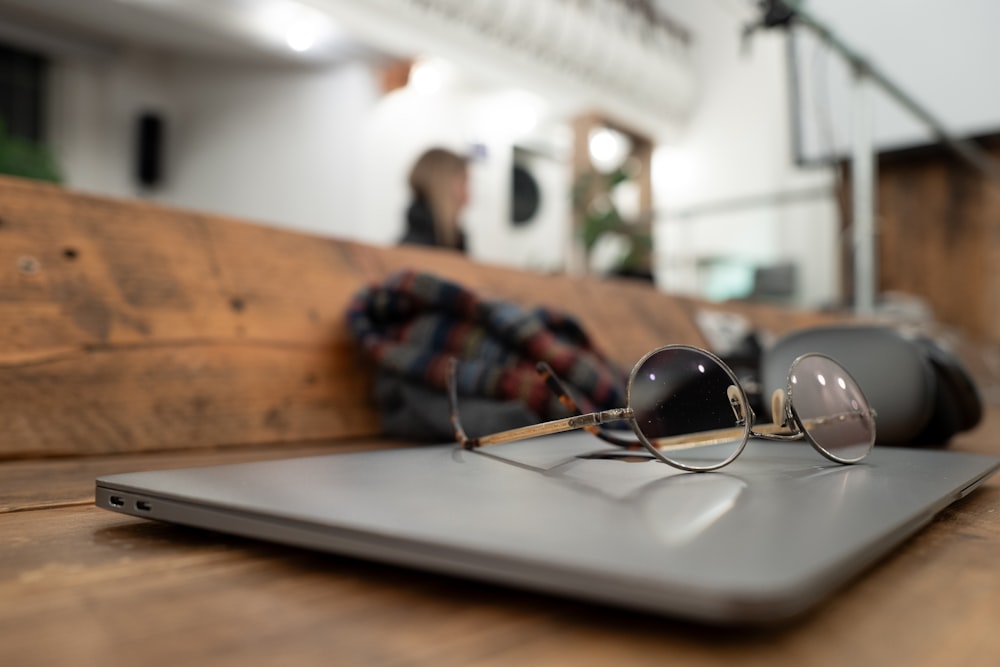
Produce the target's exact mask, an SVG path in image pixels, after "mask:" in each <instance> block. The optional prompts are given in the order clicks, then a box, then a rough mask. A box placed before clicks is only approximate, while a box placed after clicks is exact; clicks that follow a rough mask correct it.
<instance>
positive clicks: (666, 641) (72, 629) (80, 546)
mask: <svg viewBox="0 0 1000 667" xmlns="http://www.w3.org/2000/svg"><path fill="white" fill-rule="evenodd" d="M998 433H1000V410H997V409H993V410H991V411H990V413H989V414H988V416H987V419H986V420H985V423H984V424H983V425H982V426H980V427H979V428H978V429H977V430H976V431H974V432H972V433H969V434H965V435H963V436H961V437H959V438H957V439H956V440H955V441H954V443H953V445H952V447H953V448H954V449H958V450H964V451H973V452H979V453H988V454H1000V443H998V440H997V437H996V434H998ZM389 444H391V443H387V442H384V441H376V440H373V441H370V442H366V443H364V444H363V445H359V446H363V447H379V446H387V445H389ZM327 451H345V446H344V444H343V443H329V444H325V445H324V444H312V445H308V446H289V447H285V448H283V449H275V448H270V449H260V448H244V449H239V450H234V451H209V452H205V451H201V452H193V453H184V452H180V453H177V452H174V453H169V454H130V455H116V456H97V457H82V458H67V459H53V460H33V461H8V462H4V463H0V545H2V549H0V665H4V666H5V667H6V666H10V667H14V666H18V667H20V666H26V665H145V666H153V665H170V666H171V667H173V666H175V665H190V664H221V665H263V664H282V665H290V664H317V665H406V664H433V665H436V666H441V665H469V664H476V665H514V664H516V665H533V664H556V665H563V664H565V665H574V666H575V667H580V666H581V665H645V664H649V665H666V664H686V665H716V664H720V665H721V664H725V665H730V664H734V663H739V664H750V665H757V664H759V665H775V664H778V665H785V664H787V665H854V666H860V665H886V664H894V665H895V664H898V665H997V664H1000V478H995V479H993V480H991V481H989V482H988V483H987V484H986V485H985V486H984V487H983V488H981V489H980V490H979V491H977V492H976V493H974V494H972V495H971V496H969V497H968V498H966V499H963V500H962V501H960V502H958V503H956V504H955V505H953V506H952V507H951V508H949V509H948V510H946V511H945V512H943V513H942V514H941V515H940V516H939V517H938V519H937V520H935V521H934V522H933V523H932V524H931V525H930V526H928V527H927V528H926V529H924V530H923V531H921V532H920V533H919V534H918V535H917V536H916V537H914V538H913V539H911V540H909V541H908V542H907V543H906V544H904V545H903V546H902V547H901V548H899V549H898V550H897V551H896V552H895V553H894V554H893V555H891V556H890V557H889V558H887V559H886V560H884V561H883V562H882V563H881V564H879V565H878V566H876V567H875V568H874V569H873V570H872V571H871V572H869V573H868V574H867V575H865V576H863V577H861V578H860V579H859V580H857V581H855V582H854V583H853V584H851V585H850V586H848V587H847V588H846V589H845V590H843V591H842V592H840V593H839V594H837V595H836V596H834V597H833V598H832V599H831V600H829V601H828V602H827V603H825V604H823V605H822V606H821V607H820V608H819V609H817V610H816V611H815V612H813V613H811V614H810V615H808V616H807V617H805V618H803V619H801V620H799V621H796V622H794V623H793V624H791V625H788V626H783V627H780V628H772V629H766V630H746V629H742V630H740V629H727V628H713V627H704V626H699V625H693V624H689V623H685V622H680V621H676V620H671V619H665V618H661V617H656V616H652V615H644V614H640V613H633V612H628V611H622V610H618V609H614V608H609V607H602V606H598V605H592V604H584V603H580V602H575V601H570V600H564V599H558V598H552V597H547V596H543V595H539V594H534V593H529V592H523V591H517V590H510V589H505V588H501V587H497V586H492V585H487V584H481V583H476V582H468V581H461V580H453V579H449V578H447V577H443V576H436V575H430V574H425V573H420V572H412V571H408V570H405V569H400V568H395V567H390V566H385V565H378V564H372V563H367V562H362V561H358V560H353V559H349V558H340V557H335V556H330V555H325V554H319V553H312V552H307V551H303V550H299V549H294V548H288V547H283V546H277V545H270V544H263V543H257V542H253V541H249V540H243V539H237V538H231V537H225V536H221V535H217V534H213V533H208V532H201V531H198V530H193V529H187V528H182V527H177V526H170V525H165V524H158V523H153V522H148V521H143V520H141V519H134V518H130V517H126V516H121V515H117V514H113V513H110V512H107V511H104V510H101V509H98V508H96V507H94V505H93V480H94V477H96V476H97V475H99V474H104V473H110V472H118V471H124V470H137V469H147V468H148V469H152V468H164V467H175V466H180V465H189V464H207V463H218V462H228V461H237V460H252V459H263V458H273V457H277V456H294V455H308V454H313V453H317V452H327Z"/></svg>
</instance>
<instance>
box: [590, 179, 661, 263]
mask: <svg viewBox="0 0 1000 667" xmlns="http://www.w3.org/2000/svg"><path fill="white" fill-rule="evenodd" d="M631 178H632V175H631V174H630V173H629V171H628V170H627V169H626V168H625V167H620V168H618V169H616V170H614V171H612V172H611V173H609V174H601V173H598V172H596V171H591V172H585V173H583V174H580V176H579V177H578V179H577V181H576V183H575V184H574V187H573V207H574V210H575V212H576V215H577V216H578V219H579V220H581V223H582V224H581V227H580V235H581V241H582V242H583V247H584V250H585V251H586V253H587V255H588V256H589V255H590V253H591V252H592V251H593V250H594V246H596V245H597V242H598V241H599V240H600V239H601V237H603V236H604V235H605V234H614V235H616V236H620V237H622V238H624V239H626V240H627V242H628V249H627V251H626V252H625V253H624V254H623V255H622V256H621V257H620V258H619V260H618V266H617V267H616V268H615V269H614V270H613V272H614V273H619V274H623V275H646V274H648V273H649V270H650V269H649V267H650V261H651V260H650V256H651V254H652V249H653V239H652V236H651V234H650V221H649V220H626V219H625V218H624V217H623V216H622V215H621V213H620V212H619V211H618V209H617V207H616V206H615V205H614V202H613V201H612V197H611V192H612V191H613V190H614V188H616V187H617V186H618V185H620V184H621V183H624V182H625V181H628V180H630V179H631Z"/></svg>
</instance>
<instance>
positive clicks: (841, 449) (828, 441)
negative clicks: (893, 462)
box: [788, 355, 875, 463]
mask: <svg viewBox="0 0 1000 667" xmlns="http://www.w3.org/2000/svg"><path fill="white" fill-rule="evenodd" d="M788 389H789V392H790V394H791V400H792V405H793V408H794V410H795V414H796V416H797V417H798V419H799V422H800V423H801V425H802V428H803V429H804V430H805V432H806V434H807V435H809V437H811V438H812V440H813V442H814V443H815V444H816V446H817V447H819V448H820V450H822V451H823V452H824V453H825V454H826V455H827V456H830V457H831V458H833V459H834V460H836V461H841V462H845V463H849V462H854V461H860V460H861V459H863V458H864V457H865V456H867V455H868V452H869V451H870V450H871V448H872V445H873V444H874V443H875V418H874V416H873V415H872V412H871V409H870V408H869V406H868V401H867V400H866V399H865V396H864V394H863V393H862V392H861V389H860V388H859V387H858V385H857V383H856V382H855V381H854V379H853V378H852V377H851V376H850V375H849V374H848V373H847V371H845V370H844V369H843V368H842V367H841V366H840V365H839V364H837V363H836V362H835V361H833V360H832V359H829V358H827V357H824V356H820V355H806V356H804V357H800V358H799V359H798V360H796V362H795V363H794V364H793V365H792V369H791V371H789V374H788Z"/></svg>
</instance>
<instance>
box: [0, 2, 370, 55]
mask: <svg viewBox="0 0 1000 667" xmlns="http://www.w3.org/2000/svg"><path fill="white" fill-rule="evenodd" d="M309 11H311V10H310V8H309V7H308V5H305V4H301V3H297V2H293V1H291V0H0V41H3V42H6V43H11V44H15V45H19V46H24V47H34V48H38V49H40V50H44V51H48V52H50V53H51V52H62V53H63V54H67V53H68V54H69V55H76V56H81V55H93V56H97V57H99V56H101V55H106V56H111V57H113V56H114V54H115V53H116V52H117V51H119V50H121V49H124V48H129V47H130V46H134V45H141V46H143V47H146V48H149V47H153V48H156V49H160V50H164V51H168V52H174V53H182V54H187V55H193V56H201V57H214V58H223V59H229V60H240V61H251V62H283V63H312V62H330V61H335V60H342V59H345V58H352V57H359V56H368V55H372V54H373V53H374V50H373V49H371V48H370V47H368V46H366V45H364V44H362V43H361V42H359V41H358V40H356V39H353V38H352V37H350V36H349V35H348V34H346V33H345V32H344V31H342V30H340V29H339V28H338V27H337V26H336V25H335V24H334V23H333V22H332V21H330V20H329V19H328V17H327V16H325V15H320V14H318V13H315V12H314V13H313V14H312V15H310V16H309V17H308V18H309V21H308V23H309V24H310V25H311V26H312V28H313V30H314V31H316V34H315V35H314V36H315V37H316V40H315V44H314V45H313V47H312V48H310V49H309V50H308V51H306V52H304V53H296V52H295V51H293V50H292V49H291V48H289V46H288V45H287V44H286V43H285V39H284V36H283V33H282V29H283V28H284V27H286V25H287V24H289V23H290V22H294V21H295V20H296V16H295V12H299V13H302V12H309Z"/></svg>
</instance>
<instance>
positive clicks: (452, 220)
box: [410, 148, 469, 248]
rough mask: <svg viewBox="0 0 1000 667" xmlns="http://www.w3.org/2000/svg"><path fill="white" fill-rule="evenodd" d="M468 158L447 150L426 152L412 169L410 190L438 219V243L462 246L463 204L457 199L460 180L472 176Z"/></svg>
mask: <svg viewBox="0 0 1000 667" xmlns="http://www.w3.org/2000/svg"><path fill="white" fill-rule="evenodd" d="M468 165H469V162H468V160H467V159H466V158H464V157H462V156H461V155H459V154H457V153H453V152H452V151H449V150H446V149H444V148H432V149H430V150H428V151H427V152H425V153H424V154H423V155H421V156H420V158H419V159H418V160H417V161H416V163H415V164H414V165H413V169H411V170H410V189H411V190H412V191H413V194H414V195H415V196H417V197H421V198H422V199H423V200H424V201H425V202H427V206H428V207H430V212H431V215H432V216H433V218H434V233H435V236H436V237H437V240H438V243H440V244H441V245H445V246H448V247H452V248H455V247H458V245H459V232H458V214H459V213H461V210H462V202H461V201H459V200H458V199H457V198H456V196H455V192H456V191H455V185H456V182H457V180H458V179H459V178H467V177H468Z"/></svg>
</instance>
